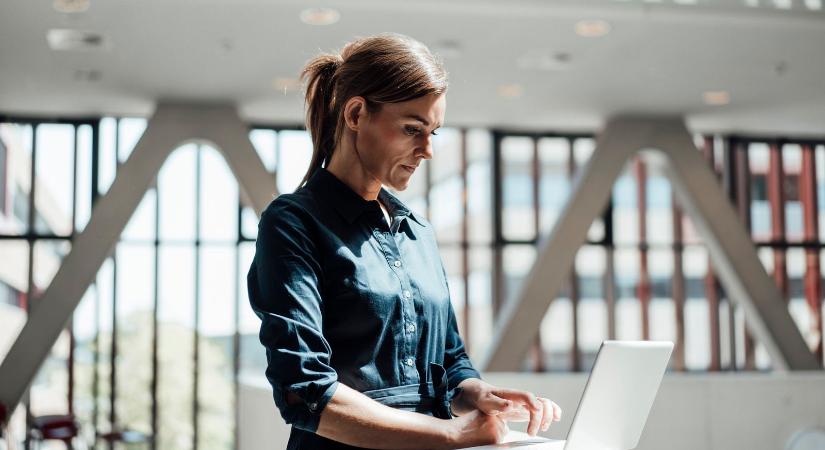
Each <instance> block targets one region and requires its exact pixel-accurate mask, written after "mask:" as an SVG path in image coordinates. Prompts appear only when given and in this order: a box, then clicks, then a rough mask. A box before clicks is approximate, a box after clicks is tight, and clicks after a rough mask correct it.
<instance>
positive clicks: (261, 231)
mask: <svg viewBox="0 0 825 450" xmlns="http://www.w3.org/2000/svg"><path fill="white" fill-rule="evenodd" d="M305 214H306V212H305V211H303V210H302V209H301V208H300V207H298V206H295V205H294V204H290V203H289V201H287V200H282V199H281V198H279V199H276V200H275V201H274V202H273V203H272V204H271V205H270V206H269V208H267V210H266V211H265V212H264V214H263V215H262V217H261V221H260V223H259V225H258V239H257V242H256V244H255V257H254V259H253V262H252V266H251V267H250V270H249V274H248V276H247V281H248V290H249V301H250V304H251V306H252V309H253V310H254V311H255V314H256V315H257V316H258V317H259V318H260V319H261V330H260V340H261V344H263V346H264V347H265V348H266V357H267V369H266V377H267V379H268V380H269V383H270V384H271V385H272V391H273V396H274V399H275V404H276V406H277V407H278V409H279V410H280V412H281V416H282V417H283V418H284V420H285V421H286V423H289V424H292V425H293V426H295V427H296V428H299V429H302V430H306V431H310V432H315V431H316V430H317V429H318V423H319V421H320V416H321V412H322V411H323V410H324V407H325V406H326V405H327V403H328V402H329V400H330V399H331V398H332V395H333V394H334V393H335V389H336V388H337V386H338V375H337V373H336V372H335V370H334V369H333V368H332V367H331V365H330V358H331V349H330V346H329V343H328V342H327V340H326V339H325V338H324V335H323V333H322V330H323V315H322V299H321V294H320V291H319V286H320V283H321V282H322V280H321V275H322V274H321V267H320V263H319V259H318V256H317V252H315V251H314V244H313V240H312V236H311V232H310V230H308V227H307V226H306V225H305V223H306V219H307V216H306V215H305ZM289 393H294V394H295V395H296V396H297V397H298V398H300V399H301V401H300V402H296V403H293V404H289V403H288V402H287V394H289Z"/></svg>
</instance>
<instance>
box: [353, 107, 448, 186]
mask: <svg viewBox="0 0 825 450" xmlns="http://www.w3.org/2000/svg"><path fill="white" fill-rule="evenodd" d="M446 102H447V100H446V97H445V95H444V94H439V95H427V96H424V97H419V98H417V99H414V100H409V101H406V102H401V103H386V104H383V105H380V108H379V109H378V111H375V112H373V113H368V114H366V115H365V117H364V120H363V121H362V122H361V124H359V125H361V126H359V128H360V129H359V131H358V133H357V137H356V148H357V150H358V154H359V157H360V159H361V163H362V164H363V165H364V168H365V169H366V170H367V171H368V172H369V173H370V174H372V176H374V177H376V178H378V179H379V180H380V181H381V184H383V185H385V186H390V187H392V188H393V189H395V190H397V191H403V190H404V189H406V188H407V185H408V184H409V182H410V176H412V174H413V173H414V172H415V170H416V168H417V167H418V165H419V164H420V163H421V160H423V159H432V157H433V148H432V138H433V135H434V134H435V130H437V129H438V128H439V127H440V126H441V124H442V123H443V122H444V112H445V109H446V106H447V103H446Z"/></svg>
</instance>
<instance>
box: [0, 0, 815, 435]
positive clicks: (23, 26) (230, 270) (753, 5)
mask: <svg viewBox="0 0 825 450" xmlns="http://www.w3.org/2000/svg"><path fill="white" fill-rule="evenodd" d="M823 8H824V6H823V2H822V0H804V1H803V0H657V1H647V0H646V1H643V0H577V1H572V0H571V1H560V0H559V1H548V0H544V1H538V0H535V1H532V0H524V1H501V0H475V1H469V0H440V1H435V0H420V1H417V2H399V1H392V0H390V1H387V0H384V1H376V0H351V1H342V0H339V1H329V2H325V3H321V2H317V1H298V0H293V1H289V0H270V1H263V0H243V1H237V0H163V1H160V0H143V1H141V2H134V1H123V0H107V1H102V0H53V1H52V0H36V1H33V0H6V1H4V2H2V3H0V255H2V257H0V360H2V358H3V356H4V355H5V354H6V352H7V351H8V350H9V348H11V346H12V345H13V343H14V341H15V340H16V338H17V336H18V334H19V332H20V330H21V328H22V327H23V325H24V324H25V322H26V320H27V311H29V310H30V309H31V308H32V307H33V306H34V305H36V304H37V302H38V298H39V296H40V295H41V294H42V293H43V292H44V291H45V290H46V289H47V287H48V286H49V283H50V282H51V280H52V277H53V276H54V275H55V273H56V272H57V270H58V268H59V267H60V265H61V262H62V260H63V258H64V257H65V256H66V255H67V254H68V253H69V252H70V251H71V248H72V243H73V240H74V239H75V238H76V237H77V236H78V235H79V234H80V233H82V232H83V230H84V228H85V226H86V224H87V223H88V222H89V219H90V217H91V216H92V215H93V214H94V213H95V205H96V204H97V201H98V200H99V199H100V198H102V197H103V196H105V195H106V194H107V192H108V189H109V188H110V186H111V185H112V183H113V181H114V180H115V179H116V178H117V177H118V174H119V170H120V168H121V165H122V164H124V163H125V162H126V161H127V159H128V158H129V157H130V156H131V153H132V150H133V148H134V147H135V145H136V143H137V142H138V141H139V139H140V138H141V136H142V135H143V133H144V131H145V129H146V127H147V123H148V119H149V118H150V117H151V116H152V114H153V113H154V111H155V108H156V107H157V105H158V102H160V101H174V102H176V103H180V104H186V105H193V106H195V107H197V105H213V104H230V105H233V106H235V107H237V111H238V113H239V115H240V117H241V119H242V120H243V121H244V122H245V124H246V125H247V126H248V136H249V139H250V141H251V142H252V144H253V146H254V149H255V150H256V152H257V156H258V157H259V158H260V160H261V162H262V163H263V165H264V166H265V167H266V169H267V170H268V172H269V175H270V176H271V177H272V180H274V183H275V186H277V190H278V192H280V193H285V192H292V191H293V190H294V189H295V188H296V187H297V185H298V183H299V182H300V180H301V178H302V176H303V174H304V171H305V170H306V167H307V166H308V163H309V158H310V155H311V150H312V149H311V142H310V139H309V136H308V135H307V133H306V131H304V129H303V125H302V124H303V113H304V110H303V97H302V92H301V85H300V82H299V81H298V79H297V74H298V73H299V71H300V69H301V67H302V65H303V63H304V62H305V61H306V60H308V59H309V58H311V57H312V56H314V55H316V54H318V53H319V52H322V51H332V50H337V49H339V48H341V47H342V46H343V45H344V44H345V43H346V42H348V41H350V40H352V39H353V38H355V37H358V36H366V35H370V34H375V33H380V32H388V31H391V32H398V33H403V34H407V35H410V36H412V37H414V38H416V39H418V40H420V41H422V42H424V43H425V44H427V45H428V46H429V47H430V48H431V50H432V51H434V52H435V53H438V54H439V55H440V56H441V57H442V58H443V60H444V62H445V65H446V67H447V70H448V71H449V74H450V89H449V94H448V109H447V115H446V123H445V127H444V128H443V129H442V131H441V132H440V134H439V135H438V137H437V138H436V140H435V143H434V153H435V157H434V159H433V160H431V161H429V162H426V163H425V164H423V165H422V168H423V170H420V171H418V173H417V174H416V175H415V176H414V177H413V179H412V183H411V185H410V187H409V188H408V189H407V190H406V191H404V192H400V193H398V195H399V196H400V197H401V198H402V200H404V201H405V202H406V203H407V204H408V205H409V206H410V207H411V208H412V209H413V210H415V211H416V212H419V213H420V214H422V215H424V216H425V217H427V218H428V220H429V221H430V222H431V223H432V224H433V226H434V228H435V232H436V235H437V237H438V241H439V246H440V249H441V255H442V258H443V262H444V265H445V268H446V271H447V274H448V277H449V284H450V291H451V294H452V302H453V306H454V308H455V310H456V314H457V317H458V320H459V328H460V331H461V334H462V336H463V337H464V339H465V342H466V344H467V348H468V350H469V353H470V355H471V357H472V358H473V359H474V360H480V359H481V358H483V356H484V355H485V354H486V352H487V350H488V349H489V348H490V346H491V339H492V336H493V329H494V324H495V321H496V319H497V317H498V311H499V309H500V307H501V305H502V304H504V303H505V302H506V301H507V300H508V299H510V298H513V297H514V296H516V295H517V293H518V292H519V288H520V286H521V282H522V280H523V279H524V277H525V276H526V275H527V274H528V272H529V271H530V269H531V267H532V265H533V262H534V260H535V259H536V257H537V251H538V249H539V248H540V247H539V246H538V244H539V243H540V242H541V241H542V239H543V238H544V237H546V236H547V235H548V234H549V232H550V231H551V229H552V228H553V226H554V224H555V223H556V221H557V220H558V218H559V214H560V213H561V212H562V209H563V208H564V206H565V203H566V201H567V198H568V196H569V194H570V191H571V188H572V186H573V182H574V180H575V178H576V176H577V174H578V173H579V171H580V169H581V168H582V167H583V166H584V165H586V164H587V162H588V160H589V158H590V157H591V155H592V154H593V151H594V149H595V146H596V145H595V142H596V138H597V137H598V134H599V132H600V131H601V129H602V127H603V126H604V124H605V122H606V120H607V119H608V118H609V117H611V116H613V115H615V114H622V113H635V114H638V113H641V114H646V115H649V116H652V117H673V116H675V117H681V118H683V119H684V120H685V122H686V124H687V126H688V128H689V130H690V132H691V133H692V134H693V136H692V137H693V140H694V142H695V144H696V151H697V152H700V153H701V155H702V156H703V157H704V158H705V160H706V161H707V164H708V167H710V168H711V169H712V170H714V171H715V173H716V174H717V175H718V179H719V183H720V187H721V188H722V189H723V190H724V192H725V193H726V194H727V195H728V197H729V198H730V200H731V205H732V207H733V208H735V210H736V212H737V214H738V216H739V218H740V219H741V221H742V223H743V224H744V225H745V228H746V229H747V230H748V231H749V232H750V233H751V236H752V239H753V242H754V245H755V246H756V248H757V250H758V255H759V259H760V261H761V262H762V264H763V265H764V267H765V269H766V271H767V272H768V274H770V276H771V277H772V279H773V280H775V282H776V285H777V287H778V288H779V292H780V293H781V296H782V298H777V299H776V301H778V302H783V303H785V304H786V305H787V310H788V312H789V314H790V316H791V317H792V319H793V322H794V323H795V325H796V326H797V327H798V330H799V333H800V334H801V335H802V337H803V339H804V340H805V342H806V344H807V345H808V347H809V349H810V351H811V352H812V353H813V354H814V355H815V356H816V358H817V360H818V361H819V364H820V366H821V365H822V361H823V339H822V336H823V312H822V306H823V290H822V283H823V276H825V267H823V264H822V256H823V255H824V254H825V252H823V250H825V9H823ZM193 137H195V136H193ZM241 199H242V192H241V189H240V188H239V184H238V181H237V180H236V178H235V176H234V175H233V172H232V171H231V170H230V168H229V166H228V165H227V163H226V161H225V160H224V158H223V157H222V155H221V152H220V151H219V149H216V148H214V147H213V146H210V145H209V144H207V143H202V142H193V143H187V144H185V145H182V146H181V147H180V148H178V149H176V150H174V152H173V153H172V154H171V156H170V157H169V158H168V159H167V160H166V162H165V163H164V164H163V167H162V169H161V170H160V171H159V172H158V173H157V177H156V179H155V181H154V182H153V183H152V185H151V187H150V189H149V190H148V191H147V192H146V193H145V195H144V196H143V200H142V201H141V202H140V205H139V206H138V207H137V208H136V209H135V210H134V213H133V214H132V216H131V219H130V221H129V223H128V225H127V226H126V228H125V230H124V231H123V233H122V235H121V237H120V240H119V242H118V243H117V245H116V246H115V248H114V250H113V252H112V253H111V255H110V256H109V257H108V258H107V259H106V260H105V262H104V263H103V265H102V266H101V267H100V270H99V271H98V273H97V276H96V277H95V280H94V282H93V283H92V284H91V285H90V286H88V289H87V290H86V294H85V295H84V296H83V298H82V300H80V303H79V305H78V306H77V308H76V309H75V311H74V314H73V316H72V318H71V319H70V321H69V323H68V324H67V326H66V327H65V330H63V331H62V332H61V334H60V337H59V338H58V339H57V341H56V342H55V343H54V345H53V348H52V351H51V353H50V355H49V356H48V358H47V359H46V361H45V362H44V363H43V365H42V366H41V367H40V369H39V371H38V373H37V376H36V377H35V378H34V379H32V380H31V385H30V389H29V391H28V392H27V394H26V395H25V397H24V399H23V402H22V403H21V404H20V405H19V407H17V408H16V409H15V410H14V412H13V413H12V411H9V415H10V422H9V427H8V431H7V433H6V436H5V438H6V445H7V446H8V447H9V448H35V447H37V448H65V446H64V445H63V444H62V443H60V442H58V443H55V442H54V441H52V440H43V441H42V442H41V438H42V436H40V437H38V436H37V434H36V433H34V432H33V431H31V430H36V429H37V425H38V423H39V422H38V420H37V419H38V418H39V417H43V416H50V415H68V414H71V415H72V416H73V417H74V418H75V419H76V421H77V423H78V424H79V432H78V437H77V438H76V439H75V445H76V446H77V447H76V448H86V446H94V447H95V448H146V449H186V450H189V449H191V450H212V449H215V450H217V449H235V448H262V447H263V446H264V445H266V446H268V447H272V448H282V447H283V446H284V442H285V441H284V440H283V439H284V437H285V434H284V433H285V431H284V430H285V427H284V425H283V423H282V421H281V419H280V417H279V416H278V414H277V411H276V410H275V408H274V404H273V403H272V399H271V391H270V390H269V389H268V385H267V384H266V380H265V378H264V368H265V366H266V358H265V354H264V350H263V347H262V346H261V345H260V344H259V342H258V337H257V332H258V325H259V320H258V319H257V318H256V317H255V316H254V314H253V313H252V311H251V309H250V308H249V306H248V301H247V297H246V284H245V283H246V279H245V277H246V271H247V269H248V267H249V264H250V262H251V258H252V256H253V254H254V244H255V238H256V233H257V216H256V213H255V211H254V210H253V208H252V206H251V205H249V204H248V202H245V201H242V200H241ZM553 295H555V299H554V300H553V301H552V303H550V307H549V309H548V310H547V312H546V315H545V316H544V319H543V321H542V323H541V326H540V330H536V331H537V332H536V338H535V342H534V344H533V346H532V348H531V350H530V351H529V353H528V355H527V356H526V357H525V358H524V361H523V364H521V367H520V368H519V369H520V370H521V373H511V374H507V375H501V374H492V375H491V379H492V380H494V381H495V380H500V381H501V382H502V383H509V384H519V385H521V386H524V387H528V386H535V387H534V389H535V390H536V391H538V392H545V393H547V394H548V395H550V394H555V397H554V399H555V398H563V399H569V401H567V403H566V404H562V407H563V408H564V409H565V413H566V417H565V421H564V422H562V424H561V425H559V426H558V427H556V428H557V429H555V430H551V432H550V433H549V434H548V435H550V436H553V437H561V438H563V437H564V431H566V429H567V428H568V427H569V422H570V420H571V419H572V416H573V412H574V410H575V405H576V403H577V401H578V395H579V394H580V393H581V389H582V388H583V386H584V381H585V379H586V374H587V372H588V371H589V370H590V368H591V365H592V363H593V359H594V357H595V353H596V351H597V350H598V348H599V345H600V343H601V342H602V340H605V339H633V340H637V339H657V340H660V339H663V340H671V341H673V342H674V343H675V344H676V351H675V352H674V356H673V358H672V359H671V362H670V367H669V369H668V375H667V376H666V380H665V384H664V385H663V388H662V392H660V398H659V400H658V401H657V404H656V406H655V407H654V415H653V416H652V417H651V420H650V422H649V423H648V427H647V429H646V434H645V436H644V438H643V442H642V444H643V447H644V446H645V445H646V446H647V447H645V448H661V447H662V446H665V445H667V446H668V447H669V448H682V446H684V448H688V447H690V448H723V447H724V448H731V446H733V448H746V447H747V448H766V449H767V448H820V449H821V448H825V444H823V442H824V441H823V438H822V434H819V435H817V432H816V431H808V432H806V434H803V435H799V434H797V433H798V432H800V430H806V429H807V430H812V429H815V428H817V427H820V428H821V427H825V407H823V406H822V405H825V376H823V375H822V372H821V371H819V372H818V373H817V372H810V373H805V374H796V373H792V374H788V373H784V372H782V373H780V372H778V371H775V370H774V365H773V364H772V361H771V358H770V357H769V355H768V353H767V352H766V351H765V348H764V347H763V346H762V345H761V344H760V343H759V342H758V341H757V340H756V339H754V338H753V337H752V336H751V334H750V333H749V332H748V331H747V330H746V319H745V317H744V313H743V311H742V309H741V308H740V307H738V306H736V305H735V304H733V303H732V302H731V301H729V298H728V297H727V295H726V293H725V290H724V289H723V288H722V286H721V284H720V283H719V280H718V278H717V277H716V272H715V269H714V263H713V261H712V260H711V259H710V257H709V255H708V251H707V249H706V247H705V245H704V244H703V241H702V239H701V237H700V236H699V235H698V233H697V231H696V230H695V228H694V226H693V223H692V222H691V220H690V219H689V218H688V217H687V216H686V215H685V214H684V212H683V211H682V209H681V207H680V205H679V203H678V202H677V201H676V200H675V197H674V194H673V191H672V189H671V185H670V183H669V181H668V179H667V178H666V177H665V175H664V174H663V173H660V171H659V170H658V169H657V168H656V167H654V166H649V165H648V164H647V163H646V161H645V159H644V158H643V157H636V158H634V159H632V160H630V161H628V162H627V164H626V166H625V169H624V171H623V172H622V175H621V176H620V177H619V179H618V180H617V182H616V183H615V186H614V187H613V191H612V195H611V197H610V200H609V202H608V204H607V205H606V206H605V208H604V211H603V213H602V214H601V215H600V217H599V218H598V219H597V220H595V221H594V223H593V224H592V226H591V228H590V230H589V232H588V238H587V242H586V244H585V245H584V246H582V247H581V248H580V250H579V251H578V254H577V255H576V259H575V263H574V267H573V270H572V273H570V275H569V282H568V283H567V284H566V286H565V287H564V288H563V289H562V290H561V291H560V292H557V293H554V294H553ZM496 377H499V378H496ZM0 384H2V382H0ZM737 389H738V390H737ZM726 392H729V393H731V392H733V394H729V395H728V396H727V397H726V396H725V393H726ZM771 393H773V394H771ZM770 395H775V399H776V402H775V403H768V404H765V403H762V401H764V399H765V398H774V397H770ZM766 396H767V397H766ZM759 399H762V400H761V401H760V400H759ZM662 402H664V403H662ZM748 402H754V405H756V409H751V408H748V407H746V405H749V404H750V403H748ZM778 407H782V408H784V409H783V411H784V413H783V414H782V415H781V416H782V420H780V419H779V418H777V417H776V416H774V415H773V414H772V413H771V412H770V411H769V410H770V409H772V408H778ZM761 408H768V409H769V410H764V409H761ZM665 411H671V412H672V414H668V413H666V412H665ZM749 411H750V412H752V413H753V414H756V416H754V420H755V421H756V422H755V423H754V422H753V421H752V420H751V419H749V418H748V417H749V416H747V414H746V413H747V412H749ZM657 412H658V413H659V414H658V416H657V414H656V413H657ZM694 413H695V414H694ZM688 416H689V417H691V419H690V420H687V419H686V420H681V419H680V417H681V418H685V417H688ZM657 417H658V418H657ZM737 417H738V419H737ZM725 421H729V422H728V425H721V423H723V422H725ZM754 427H755V428H760V429H762V430H763V432H761V433H760V432H759V431H757V430H754ZM748 430H750V431H751V433H746V431H748ZM680 433H681V434H680ZM820 433H821V432H820ZM746 434H747V435H748V437H747V438H748V439H752V440H753V441H749V442H750V444H747V445H746V444H744V443H742V442H744V441H743V440H742V439H743V438H745V437H746V436H745V435H746ZM676 436H679V438H676ZM799 436H802V437H799ZM817 436H819V437H817ZM279 439H280V440H279ZM669 439H673V441H670V440H669ZM806 439H807V440H806ZM817 439H818V440H817ZM800 442H802V444H800ZM811 443H813V444H811ZM817 443H818V444H817ZM0 445H3V444H0ZM793 445H813V446H809V447H793ZM816 445H819V446H818V447H817V446H816ZM38 446H39V447H38ZM786 446H787V447H786Z"/></svg>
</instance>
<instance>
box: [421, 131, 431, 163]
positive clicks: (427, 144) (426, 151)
mask: <svg viewBox="0 0 825 450" xmlns="http://www.w3.org/2000/svg"><path fill="white" fill-rule="evenodd" d="M421 154H422V155H423V156H424V159H433V140H432V138H431V137H430V136H426V137H424V142H422V143H421Z"/></svg>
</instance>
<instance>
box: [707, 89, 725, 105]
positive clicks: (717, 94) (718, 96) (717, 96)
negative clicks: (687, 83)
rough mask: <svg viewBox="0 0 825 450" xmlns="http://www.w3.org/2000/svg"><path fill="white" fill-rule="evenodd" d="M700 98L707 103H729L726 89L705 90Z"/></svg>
mask: <svg viewBox="0 0 825 450" xmlns="http://www.w3.org/2000/svg"><path fill="white" fill-rule="evenodd" d="M702 99H703V100H704V101H705V103H706V104H708V105H727V104H728V103H730V94H728V91H707V92H704V93H702Z"/></svg>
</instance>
